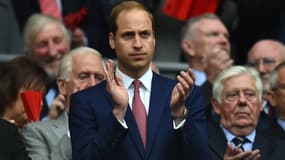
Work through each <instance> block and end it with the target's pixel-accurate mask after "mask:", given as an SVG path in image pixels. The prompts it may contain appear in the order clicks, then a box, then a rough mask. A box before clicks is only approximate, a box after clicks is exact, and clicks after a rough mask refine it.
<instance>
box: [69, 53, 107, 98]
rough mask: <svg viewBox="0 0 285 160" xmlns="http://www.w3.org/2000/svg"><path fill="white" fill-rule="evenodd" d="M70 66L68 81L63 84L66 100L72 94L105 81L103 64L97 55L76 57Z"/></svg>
mask: <svg viewBox="0 0 285 160" xmlns="http://www.w3.org/2000/svg"><path fill="white" fill-rule="evenodd" d="M72 64H73V66H72V72H71V75H70V79H69V80H67V81H66V82H65V83H66V85H65V92H66V97H67V99H69V98H70V95H71V94H72V93H74V92H76V91H80V90H82V89H85V88H88V87H91V86H94V85H96V84H98V83H100V82H102V81H103V80H104V79H105V72H104V67H103V62H102V60H101V59H100V57H99V56H97V55H94V54H85V55H84V56H82V55H76V56H74V57H73V59H72Z"/></svg>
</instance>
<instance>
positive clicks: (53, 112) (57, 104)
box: [48, 94, 65, 120]
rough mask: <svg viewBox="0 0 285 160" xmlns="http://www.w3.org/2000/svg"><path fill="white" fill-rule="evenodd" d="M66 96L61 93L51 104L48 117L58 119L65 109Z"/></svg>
mask: <svg viewBox="0 0 285 160" xmlns="http://www.w3.org/2000/svg"><path fill="white" fill-rule="evenodd" d="M64 104H65V97H64V95H62V94H59V95H58V96H57V97H56V98H55V99H54V100H53V101H52V104H51V108H50V110H49V112H48V119H51V120H52V119H57V118H58V117H59V116H60V115H61V113H62V112H64V109H65V107H64V106H65V105H64Z"/></svg>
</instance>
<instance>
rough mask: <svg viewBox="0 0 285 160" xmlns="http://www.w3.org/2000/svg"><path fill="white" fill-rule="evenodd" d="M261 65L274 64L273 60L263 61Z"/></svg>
mask: <svg viewBox="0 0 285 160" xmlns="http://www.w3.org/2000/svg"><path fill="white" fill-rule="evenodd" d="M263 63H264V64H273V63H275V60H273V59H264V60H263Z"/></svg>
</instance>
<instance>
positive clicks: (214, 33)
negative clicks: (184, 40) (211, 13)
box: [191, 19, 230, 58]
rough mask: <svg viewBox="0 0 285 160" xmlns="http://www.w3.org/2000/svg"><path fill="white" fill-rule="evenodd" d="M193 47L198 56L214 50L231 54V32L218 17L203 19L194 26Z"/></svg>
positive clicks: (201, 56)
mask: <svg viewBox="0 0 285 160" xmlns="http://www.w3.org/2000/svg"><path fill="white" fill-rule="evenodd" d="M191 44H192V49H193V51H194V52H195V56H196V57H200V58H203V57H204V56H207V55H208V54H211V53H212V52H213V51H214V50H219V51H224V52H226V53H228V54H230V43H229V33H228V30H227V29H226V27H225V26H224V24H223V23H222V22H221V21H220V20H217V19H203V20H201V21H199V22H197V23H196V24H195V25H194V26H193V40H192V43H191Z"/></svg>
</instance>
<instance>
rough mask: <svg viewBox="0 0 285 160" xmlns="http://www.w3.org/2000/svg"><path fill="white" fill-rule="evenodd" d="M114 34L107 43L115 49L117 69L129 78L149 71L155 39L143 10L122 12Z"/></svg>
mask: <svg viewBox="0 0 285 160" xmlns="http://www.w3.org/2000/svg"><path fill="white" fill-rule="evenodd" d="M117 25H118V29H117V32H116V34H115V35H114V34H112V33H111V34H110V36H109V42H110V45H111V47H112V48H114V49H115V51H116V54H117V58H118V67H119V68H120V70H121V71H123V72H124V73H126V74H128V75H129V76H133V75H134V74H135V75H142V74H143V73H145V72H146V71H147V69H149V66H150V62H151V60H152V57H153V53H154V47H155V38H154V32H153V29H152V21H151V19H150V17H149V15H148V14H147V12H145V11H143V10H138V9H133V10H130V11H123V12H121V13H120V14H119V16H118V19H117Z"/></svg>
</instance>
